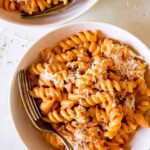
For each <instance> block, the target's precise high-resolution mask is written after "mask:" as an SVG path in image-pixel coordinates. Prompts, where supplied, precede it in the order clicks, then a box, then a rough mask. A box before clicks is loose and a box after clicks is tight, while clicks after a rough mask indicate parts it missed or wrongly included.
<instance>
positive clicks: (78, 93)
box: [29, 2, 150, 150]
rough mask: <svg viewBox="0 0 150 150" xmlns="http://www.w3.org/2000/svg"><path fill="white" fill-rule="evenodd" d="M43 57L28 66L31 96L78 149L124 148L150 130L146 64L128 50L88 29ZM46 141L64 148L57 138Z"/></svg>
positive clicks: (48, 118)
mask: <svg viewBox="0 0 150 150" xmlns="http://www.w3.org/2000/svg"><path fill="white" fill-rule="evenodd" d="M47 3H48V2H47ZM41 56H42V60H41V62H40V63H36V64H33V65H31V66H30V68H29V74H30V78H31V79H32V80H31V81H32V86H33V88H32V90H31V91H30V95H31V96H32V97H33V98H34V99H35V101H37V103H38V105H39V108H40V110H41V112H42V115H43V120H44V121H46V122H48V123H51V124H52V125H53V127H54V128H55V130H57V131H58V132H59V133H60V134H62V135H63V136H64V137H65V138H67V140H68V141H69V142H70V143H71V144H72V146H73V148H74V149H75V150H83V149H84V150H88V149H89V150H123V149H124V146H125V144H126V143H127V142H128V141H129V140H130V138H131V137H132V135H133V134H134V133H135V131H136V130H137V128H138V127H146V128H147V127H149V124H148V119H147V118H146V116H145V114H146V112H147V111H148V110H149V106H150V101H149V98H150V89H149V88H148V86H147V84H146V80H145V78H144V75H145V72H146V63H145V62H144V61H143V60H142V59H141V57H140V56H139V55H137V54H136V53H135V52H134V51H133V50H132V49H131V48H130V47H129V46H127V45H124V44H122V43H119V42H117V41H114V40H112V39H107V38H105V37H103V38H102V37H101V36H100V34H99V31H98V30H94V31H83V32H79V33H77V34H75V35H72V36H71V37H69V38H67V39H64V40H62V41H60V42H58V43H57V44H56V46H55V47H54V48H46V49H45V50H43V51H42V52H41ZM44 137H45V139H46V140H47V141H48V142H49V143H50V144H51V145H53V146H54V147H55V148H57V149H64V146H63V144H62V143H61V142H60V140H59V139H57V138H56V137H55V136H54V135H53V134H50V133H44Z"/></svg>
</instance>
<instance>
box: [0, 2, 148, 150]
mask: <svg viewBox="0 0 150 150" xmlns="http://www.w3.org/2000/svg"><path fill="white" fill-rule="evenodd" d="M80 20H94V21H102V22H107V23H111V24H114V25H117V26H119V27H122V28H124V29H126V30H128V31H129V32H131V33H133V34H134V35H136V36H137V37H139V38H140V39H141V40H142V41H143V42H144V43H145V44H147V45H148V46H149V47H150V0H99V1H98V3H97V4H96V5H95V6H94V7H93V8H92V9H91V10H90V11H88V12H87V13H86V14H84V15H83V16H81V17H80V18H78V19H77V21H80ZM51 29H52V28H50V27H43V28H42V27H41V28H29V27H26V28H25V27H21V26H15V25H12V24H8V23H6V22H3V21H0V150H23V149H25V147H24V145H23V143H22V142H21V140H20V139H19V136H18V135H17V133H16V131H15V128H14V126H13V123H12V121H11V115H10V112H9V98H8V97H9V87H10V82H11V78H12V74H13V72H14V70H15V68H16V65H17V63H18V61H19V60H20V59H21V57H22V56H23V55H24V53H25V52H26V50H27V49H28V47H30V45H31V44H33V43H34V41H36V40H37V39H39V38H40V37H41V36H42V35H44V34H46V33H47V32H48V31H50V30H51ZM143 150H148V149H145V148H144V149H143Z"/></svg>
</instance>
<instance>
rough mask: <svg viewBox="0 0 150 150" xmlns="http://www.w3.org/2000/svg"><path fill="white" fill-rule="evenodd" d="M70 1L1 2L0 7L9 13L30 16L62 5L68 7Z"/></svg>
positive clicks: (0, 0)
mask: <svg viewBox="0 0 150 150" xmlns="http://www.w3.org/2000/svg"><path fill="white" fill-rule="evenodd" d="M68 1H69V0H0V7H2V8H4V9H5V10H7V11H14V10H18V11H20V12H25V13H28V14H33V13H37V12H39V11H44V10H46V9H47V8H51V7H55V6H57V5H59V4H61V3H63V4H64V5H66V4H67V3H68Z"/></svg>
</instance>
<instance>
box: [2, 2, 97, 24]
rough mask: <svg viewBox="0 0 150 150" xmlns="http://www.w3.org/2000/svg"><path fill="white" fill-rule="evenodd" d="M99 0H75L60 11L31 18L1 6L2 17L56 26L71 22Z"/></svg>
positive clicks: (17, 21) (6, 19)
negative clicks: (24, 17)
mask: <svg viewBox="0 0 150 150" xmlns="http://www.w3.org/2000/svg"><path fill="white" fill-rule="evenodd" d="M96 2H97V0H75V2H74V3H73V4H72V5H71V6H70V7H68V8H67V9H65V10H64V11H62V12H60V13H56V14H53V15H51V16H47V17H41V18H34V19H33V18H31V19H22V18H21V17H20V13H18V12H7V11H5V10H3V9H1V8H0V19H3V20H5V21H8V22H11V23H15V24H20V25H32V26H42V25H51V26H56V25H58V24H64V23H66V22H69V21H71V20H73V19H75V18H77V17H79V16H80V15H82V14H83V13H85V12H86V11H88V10H89V9H90V8H91V7H92V6H93V5H94V4H95V3H96Z"/></svg>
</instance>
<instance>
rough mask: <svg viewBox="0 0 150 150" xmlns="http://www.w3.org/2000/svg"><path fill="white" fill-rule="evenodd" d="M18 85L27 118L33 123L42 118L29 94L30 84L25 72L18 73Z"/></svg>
mask: <svg viewBox="0 0 150 150" xmlns="http://www.w3.org/2000/svg"><path fill="white" fill-rule="evenodd" d="M18 84H19V91H20V95H21V99H22V103H23V105H24V108H25V110H26V112H27V114H28V116H29V118H30V119H31V121H32V122H33V123H34V122H35V121H37V120H38V119H40V118H42V116H41V113H40V112H39V109H38V107H37V105H36V102H35V101H34V99H33V98H31V96H30V94H29V92H30V90H31V83H30V80H29V76H28V72H27V71H26V70H21V71H19V72H18Z"/></svg>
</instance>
